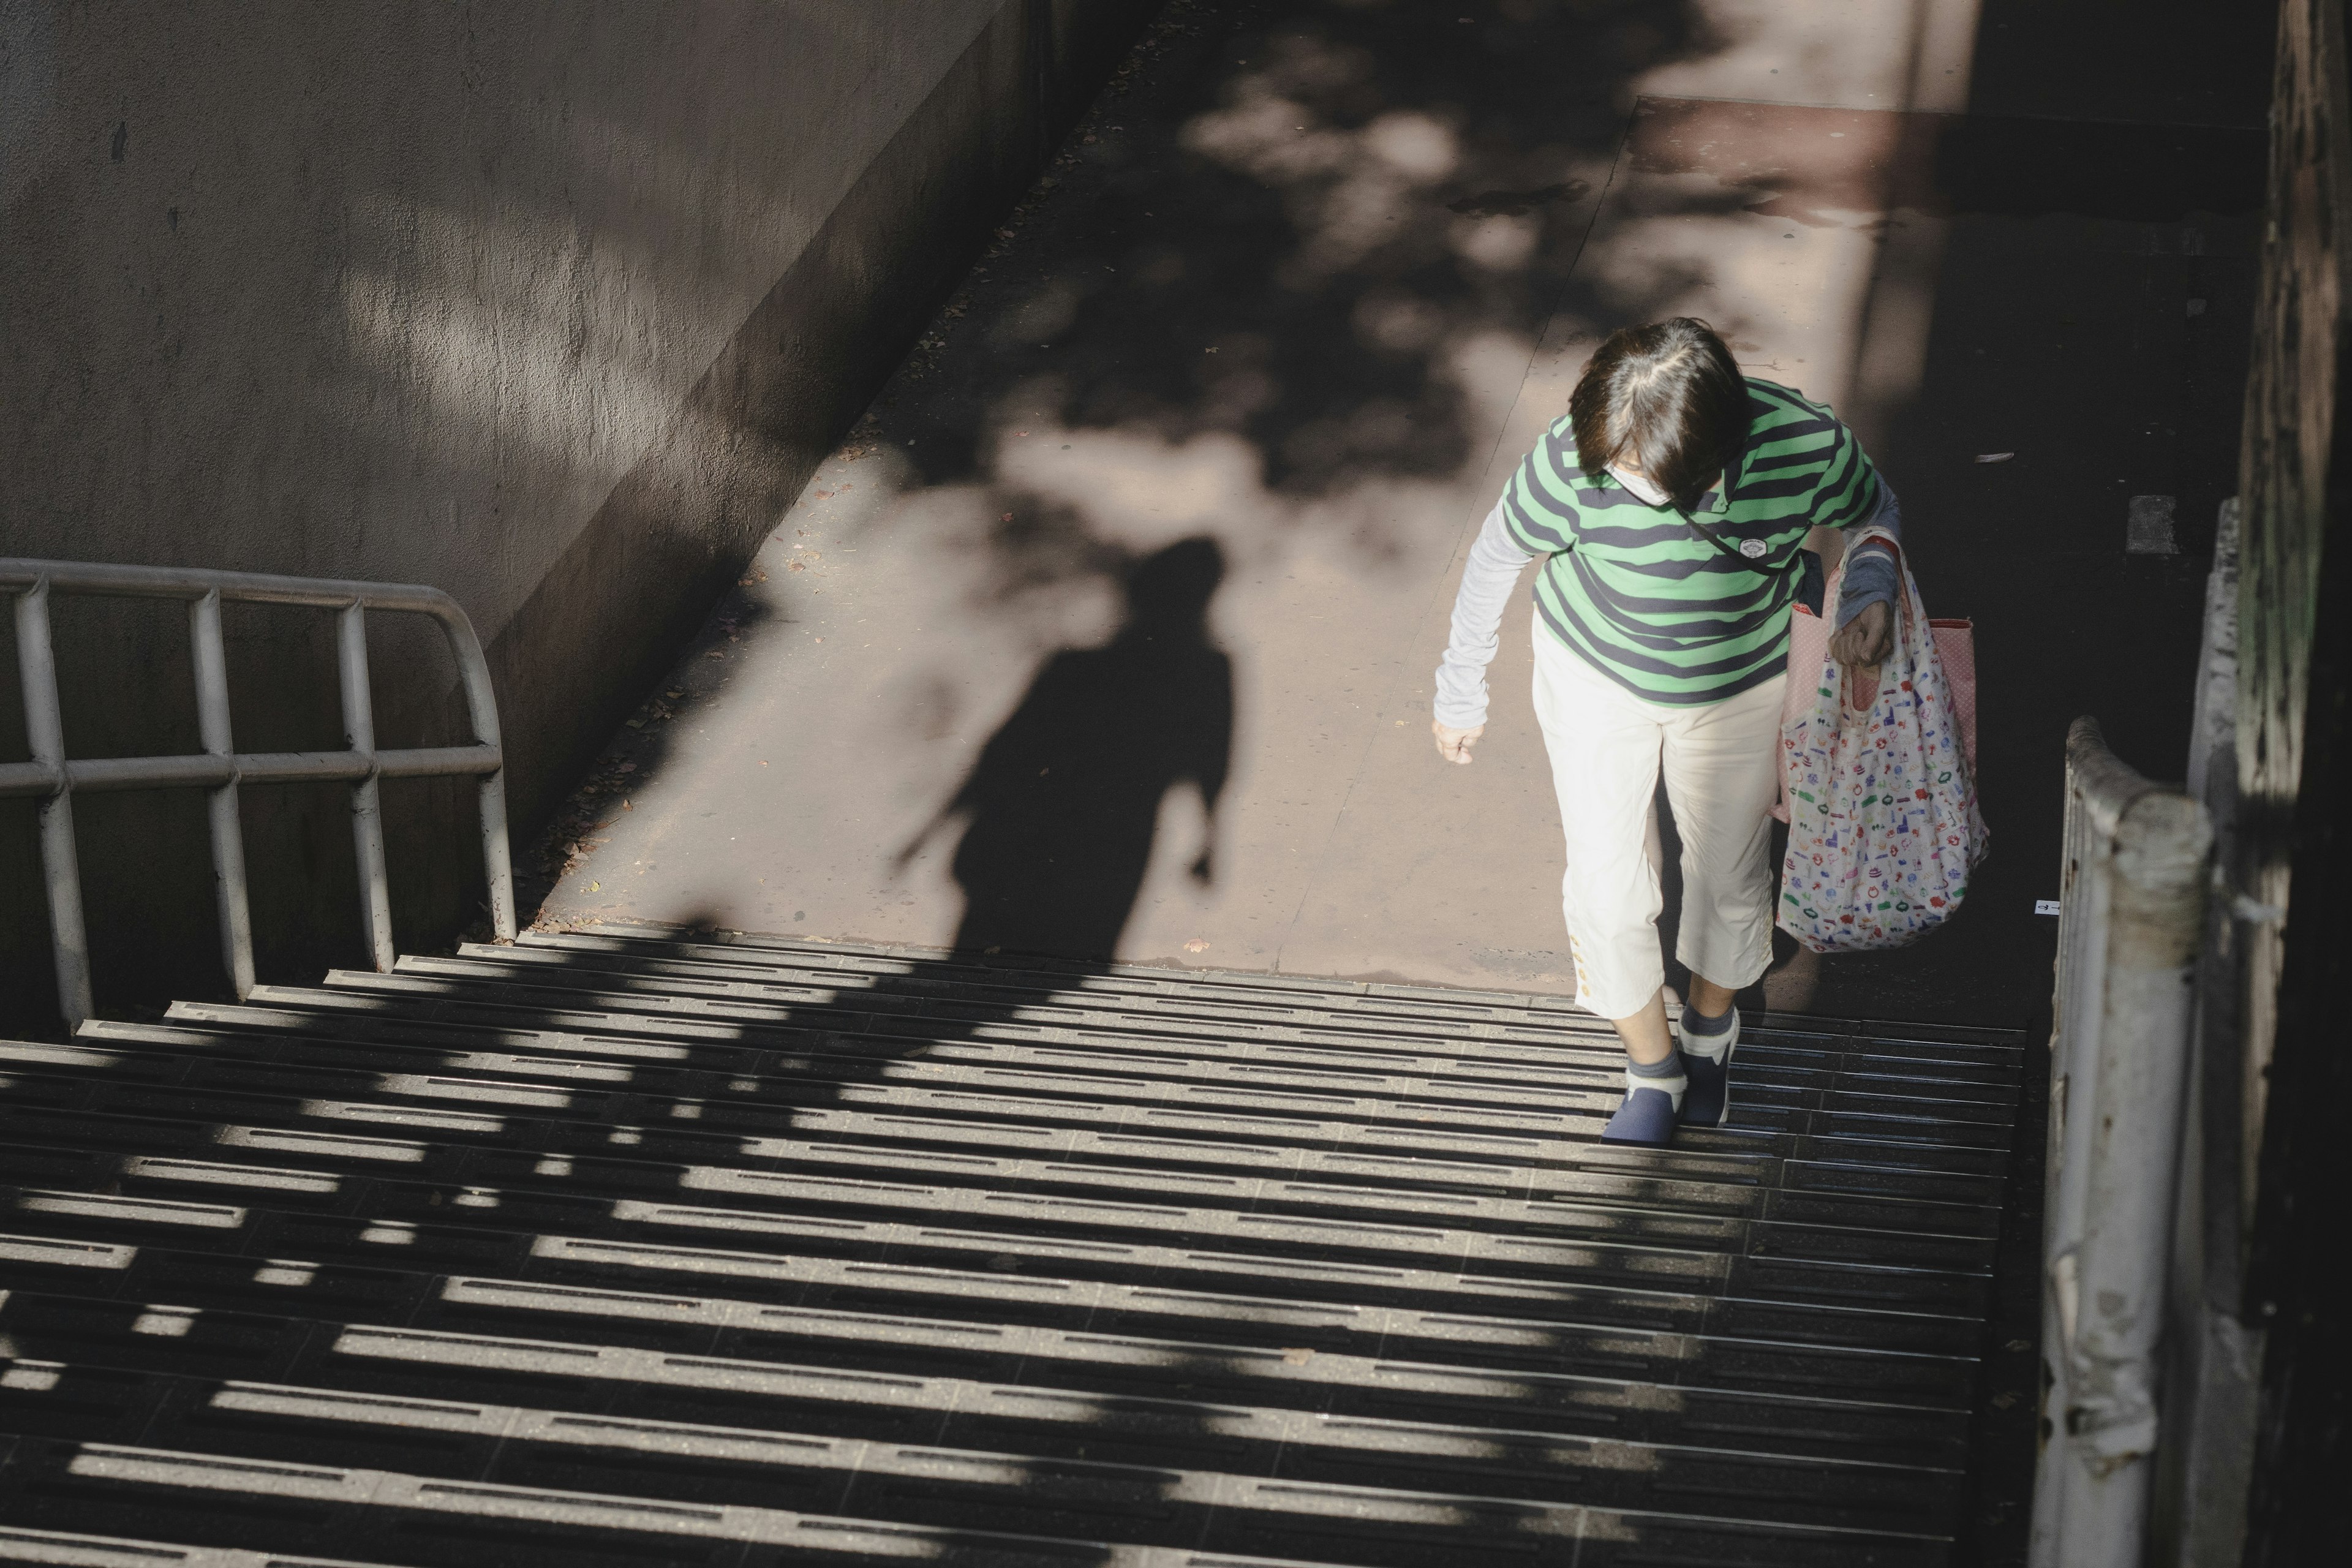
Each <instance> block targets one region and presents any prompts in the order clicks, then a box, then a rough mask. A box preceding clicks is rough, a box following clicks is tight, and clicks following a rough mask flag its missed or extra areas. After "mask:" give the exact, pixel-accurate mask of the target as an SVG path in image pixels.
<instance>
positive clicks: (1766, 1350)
mask: <svg viewBox="0 0 2352 1568" xmlns="http://www.w3.org/2000/svg"><path fill="white" fill-rule="evenodd" d="M1744 1028H1745V1032H1744V1034H1743V1037H1742V1047H1741V1053H1740V1056H1739V1058H1738V1064H1737V1068H1736V1077H1735V1081H1736V1083H1737V1084H1738V1100H1737V1101H1736V1104H1737V1110H1736V1116H1737V1117H1738V1121H1736V1122H1735V1125H1734V1126H1732V1127H1730V1128H1727V1129H1719V1130H1686V1131H1685V1134H1684V1135H1683V1136H1682V1137H1681V1138H1680V1139H1679V1140H1678V1142H1677V1146H1676V1147H1675V1148H1674V1149H1672V1150H1668V1151H1664V1152H1647V1151H1633V1150H1622V1149H1614V1148H1609V1147H1605V1146H1602V1145H1600V1144H1599V1143H1597V1142H1595V1136H1596V1134H1597V1132H1598V1130H1599V1126H1600V1124H1601V1120H1602V1119H1603V1118H1604V1117H1605V1115H1606V1114H1607V1112H1608V1110H1611V1109H1612V1107H1613V1103H1614V1100H1615V1098H1616V1095H1617V1094H1618V1092H1619V1089H1618V1085H1619V1083H1620V1081H1621V1079H1620V1078H1619V1069H1618V1068H1617V1065H1616V1063H1617V1060H1618V1059H1619V1058H1617V1054H1616V1053H1617V1047H1615V1045H1614V1041H1613V1037H1612V1035H1611V1034H1610V1033H1609V1031H1608V1030H1607V1028H1606V1026H1605V1025H1603V1024H1601V1022H1600V1021H1599V1020H1596V1019H1593V1018H1591V1016H1588V1015H1585V1014H1583V1013H1581V1012H1580V1011H1579V1010H1576V1009H1574V1008H1572V1007H1570V1006H1569V1005H1567V1004H1565V1003H1564V1002H1562V1001H1560V999H1559V998H1556V997H1540V996H1521V995H1512V994H1504V993H1479V994H1462V993H1453V992H1446V991H1443V990H1439V989H1436V988H1429V987H1411V986H1389V985H1381V984H1360V983H1351V982H1325V981H1312V980H1301V979H1296V978H1293V977H1286V976H1266V975H1234V974H1223V973H1202V972H1189V971H1188V972H1177V971H1145V970H1138V969H1133V968H1128V967H1122V966H1109V967H1105V966H1087V965H1066V966H1064V965H1056V964H1054V963H1032V962H1028V961H1020V962H1015V963H996V962H989V963H971V962H967V961H960V960H956V959H952V958H950V957H947V956H945V955H940V954H936V953H922V952H912V951H906V950H898V951H891V950H877V949H862V948H856V947H853V946H850V945H849V944H814V943H806V942H793V941H790V940H784V941H781V942H780V941H776V940H773V939H764V938H746V937H740V936H732V935H730V936H721V937H711V936H709V935H707V934H697V935H695V936H694V937H693V938H692V939H691V940H687V941H675V940H673V941H662V940H657V939H656V938H655V937H654V936H652V935H649V934H648V933H646V932H643V931H625V932H617V933H615V932H583V933H559V934H547V935H534V936H533V937H531V938H530V939H529V940H528V941H527V942H525V943H523V944H522V945H520V946H519V947H514V948H507V947H468V948H465V949H462V950H460V952H458V953H457V954H456V955H455V956H453V957H448V958H441V959H414V958H412V959H404V960H402V961H401V962H400V963H399V964H398V966H397V969H396V972H395V973H390V974H373V973H367V974H360V973H339V974H335V975H331V976H330V977H329V979H328V982H327V983H326V984H321V985H318V986H310V987H282V986H267V987H261V988H259V989H257V992H256V993H255V994H254V995H253V996H252V997H251V998H250V999H249V1000H248V1001H247V1003H244V1004H238V1005H217V1004H182V1005H177V1006H175V1007H173V1009H172V1010H171V1012H170V1014H169V1015H167V1016H166V1018H165V1019H164V1020H163V1021H161V1022H152V1023H111V1022H100V1023H93V1024H92V1025H90V1026H88V1027H87V1028H85V1029H84V1030H83V1031H82V1032H81V1033H80V1034H79V1035H78V1036H77V1037H76V1038H75V1039H74V1040H73V1041H71V1042H70V1043H68V1044H63V1045H58V1044H42V1043H39V1042H5V1041H0V1083H5V1088H6V1089H7V1091H8V1092H7V1093H6V1094H5V1096H0V1184H5V1186H0V1275H5V1284H6V1287H7V1290H6V1294H5V1296H0V1336H5V1347H0V1348H5V1349H6V1350H8V1351H10V1352H13V1354H14V1357H15V1359H14V1360H9V1361H5V1362H0V1456H5V1458H0V1465H5V1469H0V1561H7V1560H22V1561H56V1562H61V1563H62V1562H83V1563H107V1564H111V1563H118V1562H119V1563H133V1562H136V1563H150V1564H152V1563H154V1562H157V1561H170V1562H177V1563H187V1564H190V1565H191V1568H263V1565H264V1564H265V1563H278V1564H292V1563H300V1562H302V1561H305V1560H309V1561H314V1562H318V1563H327V1562H329V1561H331V1560H337V1559H341V1560H345V1561H348V1562H351V1563H371V1562H375V1561H378V1560H379V1559H381V1560H382V1561H384V1562H387V1563H389V1562H404V1563H408V1562H424V1561H430V1562H435V1563H445V1562H446V1563H466V1564H469V1565H470V1564H475V1563H479V1564H481V1568H509V1563H512V1562H515V1561H519V1560H520V1556H524V1555H528V1556H535V1557H537V1558H540V1559H541V1560H548V1561H555V1560H574V1559H576V1560H587V1559H589V1558H592V1557H593V1559H595V1560H597V1561H608V1562H612V1563H639V1562H643V1563H648V1564H651V1563H689V1562H690V1563H704V1562H709V1563H712V1564H713V1565H714V1568H717V1565H718V1564H720V1563H726V1564H729V1565H730V1568H732V1565H733V1564H738V1563H742V1564H750V1563H771V1562H773V1563H783V1562H786V1561H790V1562H793V1563H809V1562H818V1563H822V1562H839V1563H878V1562H881V1561H884V1560H896V1561H903V1560H904V1559H905V1558H907V1557H908V1556H923V1557H932V1558H937V1559H938V1560H940V1561H942V1562H949V1563H970V1564H974V1565H977V1564H981V1563H987V1564H989V1565H990V1568H997V1565H999V1564H1002V1565H1003V1568H1012V1564H1013V1563H1052V1562H1068V1563H1073V1564H1076V1563H1080V1562H1084V1563H1089V1564H1094V1563H1131V1564H1136V1565H1139V1568H1144V1565H1148V1568H1174V1565H1175V1564H1179V1563H1181V1564H1185V1565H1187V1568H1236V1565H1245V1564H1249V1563H1268V1564H1271V1563H1295V1564H1302V1565H1303V1564H1310V1563H1323V1564H1329V1565H1335V1568H1336V1565H1339V1564H1354V1565H1358V1568H1423V1565H1424V1564H1426V1565H1427V1568H1453V1565H1454V1564H1455V1563H1459V1562H1461V1561H1463V1560H1464V1559H1465V1557H1466V1556H1468V1555H1470V1554H1473V1553H1475V1554H1478V1555H1481V1556H1496V1557H1497V1558H1499V1559H1502V1560H1517V1559H1522V1558H1524V1559H1527V1560H1528V1561H1530V1562H1553V1561H1569V1560H1571V1559H1572V1560H1573V1561H1575V1562H1577V1563H1580V1564H1581V1565H1587V1568H1589V1565H1591V1564H1599V1563H1620V1562H1622V1563H1629V1564H1630V1563H1700V1562H1720V1563H1730V1562H1739V1563H1881V1564H1884V1563H1922V1564H1927V1563H1947V1562H1948V1559H1949V1555H1950V1552H1951V1549H1952V1542H1951V1540H1950V1539H1949V1538H1950V1535H1951V1532H1952V1531H1953V1530H1954V1529H1955V1528H1956V1526H1957V1522H1958V1509H1959V1507H1960V1503H1961V1500H1962V1498H1963V1496H1964V1493H1963V1489H1962V1488H1961V1486H1960V1484H1959V1483H1960V1480H1961V1476H1960V1474H1959V1468H1958V1467H1959V1466H1960V1465H1961V1464H1962V1463H1963V1461H1964V1458H1965V1456H1966V1453H1967V1435H1968V1426H1969V1410H1970V1408H1971V1405H1972V1403H1973V1395H1974V1390H1975V1386H1976V1383H1977V1381H1978V1377H1979V1363H1978V1360H1977V1358H1978V1356H1979V1354H1980V1352H1981V1350H1982V1336H1983V1333H1984V1327H1983V1321H1982V1314H1983V1311H1984V1310H1985V1308H1986V1305H1987V1302H1988V1300H1989V1286H1990V1266H1991V1261H1992V1246H1993V1243H1994V1241H1995V1240H1996V1238H1997V1237H1998V1234H1999V1223H2000V1210H1999V1204H2000V1189H2001V1185H2002V1184H2003V1181H2004V1178H2005V1173H2006V1169H2007V1164H2008V1160H2009V1157H2010V1152H2011V1151H2010V1142H2011V1133H2012V1121H2013V1118H2014V1116H2015V1114H2016V1110H2017V1107H2018V1104H2019V1096H2020V1091H2021V1067H2022V1060H2023V1051H2022V1048H2021V1040H2020V1039H2019V1038H2018V1037H2017V1036H2016V1035H2015V1034H2014V1033H2013V1032H2002V1031H1985V1030H1963V1029H1941V1028H1933V1027H1925V1026H1909V1025H1877V1024H1872V1025H1864V1024H1859V1023H1856V1022H1853V1021H1851V1020H1823V1019H1810V1018H1798V1017H1787V1016H1772V1015H1765V1016H1758V1017H1753V1018H1749V1019H1747V1020H1746V1021H1745V1026H1744ZM108 1536H111V1537H113V1539H112V1541H111V1543H110V1542H109V1541H108V1540H107V1539H105V1538H106V1537H108ZM142 1542H152V1543H154V1544H152V1545H148V1544H142ZM155 1553H161V1554H162V1556H161V1557H160V1558H159V1557H158V1556H156V1555H154V1554H155Z"/></svg>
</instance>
